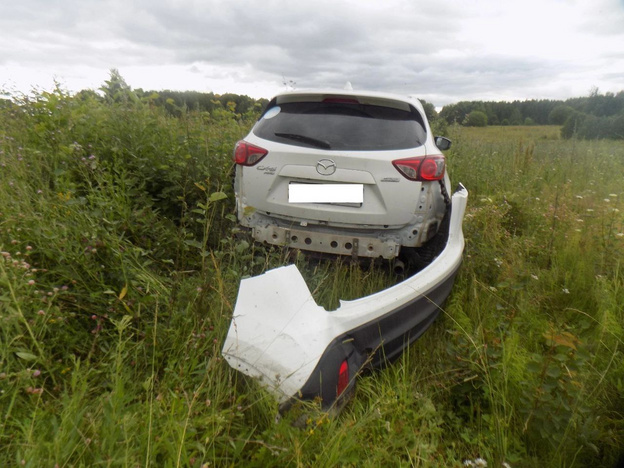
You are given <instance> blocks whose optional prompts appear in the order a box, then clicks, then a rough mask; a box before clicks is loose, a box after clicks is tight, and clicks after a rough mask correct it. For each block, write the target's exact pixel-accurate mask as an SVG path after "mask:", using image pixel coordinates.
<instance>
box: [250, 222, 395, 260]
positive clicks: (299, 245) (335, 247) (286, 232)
mask: <svg viewBox="0 0 624 468" xmlns="http://www.w3.org/2000/svg"><path fill="white" fill-rule="evenodd" d="M253 237H254V239H255V240H257V241H258V242H267V243H268V244H274V245H287V246H288V247H291V248H293V249H304V250H306V249H307V250H313V251H315V252H324V253H329V254H339V255H353V256H356V257H370V258H378V257H383V258H386V259H391V258H395V257H396V256H397V255H399V249H400V247H401V246H400V245H399V244H398V243H397V242H395V241H393V240H380V239H378V238H375V237H369V238H366V237H353V236H345V235H340V234H329V233H328V234H325V233H321V232H314V233H311V232H309V231H304V230H299V229H296V228H292V229H291V228H283V227H278V226H266V227H263V226H255V227H254V228H253Z"/></svg>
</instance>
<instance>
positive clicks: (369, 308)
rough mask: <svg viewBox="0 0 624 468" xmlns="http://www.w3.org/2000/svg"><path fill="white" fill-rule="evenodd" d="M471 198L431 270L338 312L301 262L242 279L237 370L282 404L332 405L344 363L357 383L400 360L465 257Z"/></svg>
mask: <svg viewBox="0 0 624 468" xmlns="http://www.w3.org/2000/svg"><path fill="white" fill-rule="evenodd" d="M467 198H468V192H467V190H466V189H465V188H464V187H463V186H461V185H460V187H459V188H458V190H457V191H456V192H455V193H454V194H453V197H452V212H451V218H450V225H449V236H448V241H447V244H446V247H445V248H444V250H442V252H441V253H440V255H438V257H437V258H436V259H435V260H434V261H433V262H432V263H431V264H430V265H428V266H427V267H426V268H424V269H423V270H421V271H420V272H418V273H417V274H415V275H414V276H411V277H409V278H407V279H406V280H404V281H402V282H401V283H398V284H396V285H394V286H392V287H390V288H388V289H385V290H383V291H380V292H378V293H375V294H372V295H370V296H366V297H363V298H360V299H357V300H353V301H341V302H340V307H339V308H338V309H337V310H335V311H332V312H327V311H326V310H325V309H324V308H322V307H320V306H319V305H317V304H316V302H315V301H314V299H313V298H312V295H311V293H310V290H309V288H308V286H307V285H306V283H305V281H304V279H303V277H302V276H301V274H300V273H299V270H298V269H297V267H296V266H294V265H289V266H285V267H281V268H276V269H274V270H270V271H268V272H266V273H264V274H263V275H260V276H256V277H253V278H248V279H244V280H242V281H241V285H240V289H239V292H238V298H237V301H236V307H235V309H234V314H233V317H232V323H231V325H230V329H229V331H228V334H227V337H226V340H225V343H224V345H223V351H222V352H223V355H224V357H225V358H226V360H227V361H228V363H229V364H230V366H232V367H233V368H234V369H237V370H239V371H241V372H243V373H244V374H246V375H248V376H251V377H254V378H257V379H259V380H260V382H261V383H262V384H263V385H264V386H265V387H266V388H267V389H268V390H269V391H271V392H272V393H273V394H275V396H276V397H277V399H278V400H279V401H280V403H286V402H288V401H289V400H290V399H291V398H294V397H302V398H315V397H321V398H322V401H323V405H324V406H330V405H331V404H333V403H334V401H335V400H336V399H337V398H338V396H339V393H338V389H339V372H340V368H341V365H342V366H344V364H343V363H344V362H346V363H347V369H348V379H349V386H352V385H353V382H354V377H355V375H356V374H357V371H358V370H359V369H360V368H361V367H362V366H363V365H364V364H365V363H367V362H370V364H372V365H373V366H376V365H380V364H382V363H383V362H384V361H386V360H388V359H391V358H393V357H394V356H396V355H398V354H399V353H400V352H401V351H402V350H403V349H404V347H405V346H407V345H408V344H409V343H411V342H412V341H414V340H415V339H416V338H418V337H419V336H420V335H421V334H422V333H423V332H424V331H425V330H426V329H427V328H428V327H429V325H431V323H432V322H433V320H434V319H435V318H436V316H437V315H438V312H439V310H440V307H441V305H442V304H443V303H444V301H445V300H446V298H447V297H448V295H449V294H450V291H451V288H452V286H453V282H454V278H455V275H456V273H457V270H458V268H459V266H460V264H461V260H462V252H463V249H464V236H463V232H462V222H463V218H464V212H465V209H466V203H467ZM343 370H344V369H343ZM341 378H342V379H344V375H343V376H342V377H341ZM343 387H344V386H343ZM343 389H344V388H340V390H341V391H342V390H343Z"/></svg>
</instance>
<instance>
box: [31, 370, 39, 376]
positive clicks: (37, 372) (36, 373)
mask: <svg viewBox="0 0 624 468" xmlns="http://www.w3.org/2000/svg"><path fill="white" fill-rule="evenodd" d="M40 375H41V371H40V370H39V369H35V370H34V372H33V373H32V376H33V377H39V376H40Z"/></svg>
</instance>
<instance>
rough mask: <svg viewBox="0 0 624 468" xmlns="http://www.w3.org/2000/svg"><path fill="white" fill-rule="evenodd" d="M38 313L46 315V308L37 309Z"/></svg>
mask: <svg viewBox="0 0 624 468" xmlns="http://www.w3.org/2000/svg"><path fill="white" fill-rule="evenodd" d="M37 315H45V310H43V309H39V310H38V311H37Z"/></svg>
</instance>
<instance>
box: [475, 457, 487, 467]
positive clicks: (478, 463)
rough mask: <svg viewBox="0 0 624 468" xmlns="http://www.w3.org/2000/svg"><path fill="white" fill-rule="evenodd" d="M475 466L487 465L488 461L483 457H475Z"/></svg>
mask: <svg viewBox="0 0 624 468" xmlns="http://www.w3.org/2000/svg"><path fill="white" fill-rule="evenodd" d="M474 464H475V466H484V467H485V466H487V462H486V461H485V460H484V459H483V458H475V461H474Z"/></svg>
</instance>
